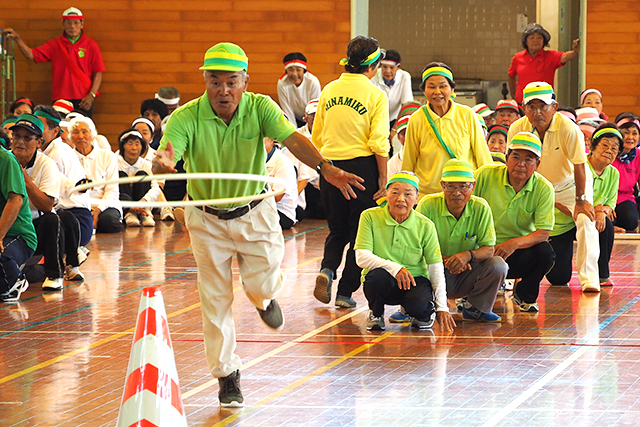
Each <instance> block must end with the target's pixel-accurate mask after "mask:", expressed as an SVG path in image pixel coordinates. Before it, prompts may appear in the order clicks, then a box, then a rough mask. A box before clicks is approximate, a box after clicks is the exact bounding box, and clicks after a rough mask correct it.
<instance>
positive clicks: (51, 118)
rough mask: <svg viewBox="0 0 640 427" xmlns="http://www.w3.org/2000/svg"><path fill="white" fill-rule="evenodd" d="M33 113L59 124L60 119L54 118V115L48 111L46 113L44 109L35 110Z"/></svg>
mask: <svg viewBox="0 0 640 427" xmlns="http://www.w3.org/2000/svg"><path fill="white" fill-rule="evenodd" d="M33 115H34V116H37V117H43V118H45V119H47V120H51V121H54V122H56V124H57V125H58V126H59V125H60V121H61V120H60V119H56V118H55V117H53V116H52V115H51V114H48V113H47V112H45V111H36V112H35V113H33Z"/></svg>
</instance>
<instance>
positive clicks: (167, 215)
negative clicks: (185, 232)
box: [160, 206, 176, 221]
mask: <svg viewBox="0 0 640 427" xmlns="http://www.w3.org/2000/svg"><path fill="white" fill-rule="evenodd" d="M175 220H176V217H174V216H173V208H172V207H171V206H163V207H162V208H160V221H175Z"/></svg>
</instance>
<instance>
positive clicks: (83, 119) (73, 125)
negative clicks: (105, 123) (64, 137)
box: [68, 116, 98, 141]
mask: <svg viewBox="0 0 640 427" xmlns="http://www.w3.org/2000/svg"><path fill="white" fill-rule="evenodd" d="M80 123H84V124H85V125H87V127H88V128H89V131H90V132H91V140H92V141H93V140H94V139H96V137H97V136H98V131H97V130H96V125H95V123H93V120H91V119H90V118H89V117H85V116H80V117H74V118H73V119H71V121H70V122H69V129H68V132H69V135H71V134H72V133H73V131H74V130H75V129H76V128H77V127H78V126H79V125H80Z"/></svg>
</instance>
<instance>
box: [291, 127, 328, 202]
mask: <svg viewBox="0 0 640 427" xmlns="http://www.w3.org/2000/svg"><path fill="white" fill-rule="evenodd" d="M296 131H297V132H298V133H300V134H301V135H303V136H304V137H306V138H307V139H308V140H309V141H311V131H310V130H309V125H308V124H306V125H304V126H302V127H301V128H298V129H296ZM285 148H286V147H285ZM286 153H288V154H287V156H288V157H289V158H290V159H291V157H294V158H295V156H293V154H291V152H290V151H289V149H287V151H286ZM292 161H293V160H292ZM302 164H303V165H304V163H302ZM294 165H295V163H294ZM305 166H306V165H305ZM307 167H308V166H307ZM309 169H311V168H309ZM311 170H312V171H313V173H314V174H315V177H314V178H309V181H307V183H308V184H311V185H313V186H314V187H315V188H316V189H318V190H319V189H320V175H318V172H316V171H315V170H313V169H311ZM302 179H304V178H302ZM306 206H307V202H306V199H305V203H304V207H305V208H306Z"/></svg>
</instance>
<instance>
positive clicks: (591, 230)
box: [555, 166, 600, 285]
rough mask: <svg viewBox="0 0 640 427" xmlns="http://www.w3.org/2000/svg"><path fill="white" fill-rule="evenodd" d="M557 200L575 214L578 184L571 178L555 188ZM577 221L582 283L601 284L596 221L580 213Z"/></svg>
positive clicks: (588, 189) (589, 188)
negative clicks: (566, 182)
mask: <svg viewBox="0 0 640 427" xmlns="http://www.w3.org/2000/svg"><path fill="white" fill-rule="evenodd" d="M585 170H586V175H587V176H586V183H585V195H586V196H587V200H588V201H589V203H592V204H593V177H592V175H591V170H590V169H589V167H588V166H586V167H585ZM555 197H556V202H557V203H561V204H563V205H564V206H566V207H567V208H569V210H570V211H571V214H573V212H574V209H575V206H576V184H575V181H574V180H571V181H570V182H569V183H568V184H566V185H564V187H562V188H555ZM575 222H576V241H577V242H578V250H577V251H576V268H577V270H578V279H579V280H580V285H584V284H586V283H590V284H594V283H595V284H599V283H600V281H599V276H598V257H599V256H600V241H599V234H598V230H596V223H595V221H591V220H589V218H587V216H586V215H578V218H577V219H575Z"/></svg>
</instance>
